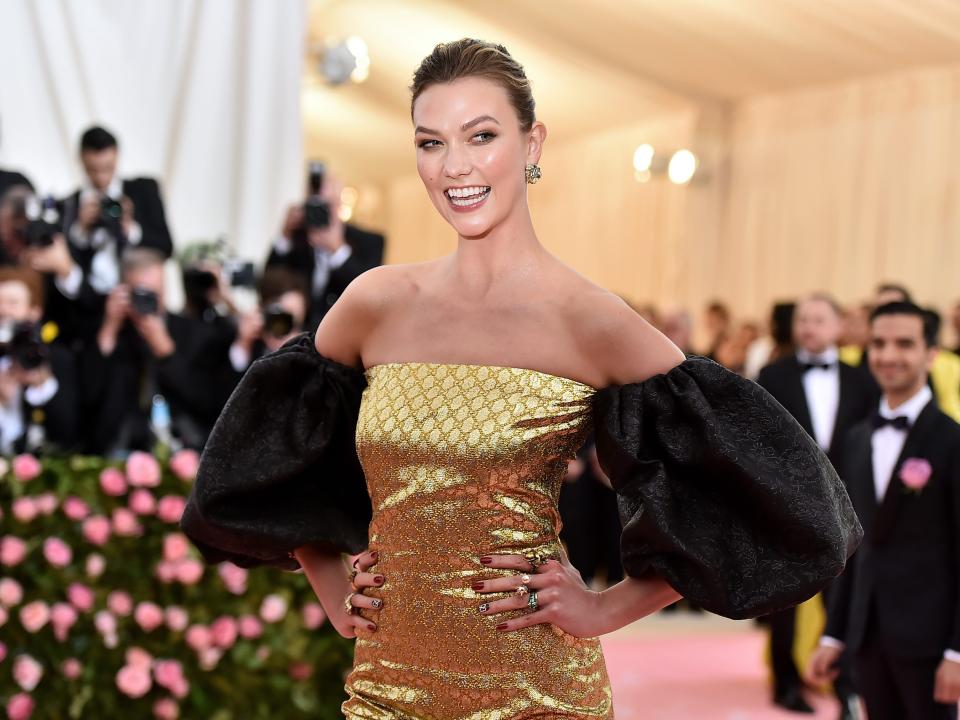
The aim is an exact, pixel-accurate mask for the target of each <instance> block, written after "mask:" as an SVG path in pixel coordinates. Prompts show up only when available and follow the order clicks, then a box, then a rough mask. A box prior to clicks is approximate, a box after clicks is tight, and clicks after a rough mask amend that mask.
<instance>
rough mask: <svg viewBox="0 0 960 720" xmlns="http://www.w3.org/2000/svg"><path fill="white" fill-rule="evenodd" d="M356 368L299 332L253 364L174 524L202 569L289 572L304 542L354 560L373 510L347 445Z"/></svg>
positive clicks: (362, 382) (359, 380)
mask: <svg viewBox="0 0 960 720" xmlns="http://www.w3.org/2000/svg"><path fill="white" fill-rule="evenodd" d="M364 387H366V379H365V377H364V374H363V371H362V370H358V369H355V368H351V367H347V366H346V365H343V364H341V363H338V362H336V361H334V360H331V359H329V358H326V357H324V356H322V355H320V354H319V353H318V352H317V350H316V347H315V346H314V342H313V338H312V336H311V334H310V333H301V334H300V335H298V336H297V337H295V338H293V339H291V340H290V341H288V342H287V343H285V344H284V345H283V347H281V348H280V349H279V350H277V351H276V352H275V353H272V354H270V355H267V356H264V357H262V358H260V359H258V360H256V361H255V362H254V363H253V364H252V365H251V366H250V368H249V369H248V370H247V372H246V373H245V374H244V376H243V378H242V379H241V380H240V383H239V385H238V386H237V387H236V389H235V390H234V391H233V394H232V395H231V396H230V399H229V400H228V401H227V404H226V405H225V406H224V408H223V412H222V413H221V414H220V417H219V418H218V419H217V422H216V424H215V426H214V428H213V431H212V432H211V434H210V438H209V440H208V441H207V444H206V446H205V448H204V450H203V453H202V455H201V458H200V467H199V471H198V473H197V479H196V482H195V483H194V485H193V488H192V490H191V492H190V496H189V497H188V499H187V505H186V509H185V510H184V513H183V517H182V519H181V521H180V527H181V529H182V530H183V532H184V533H185V534H186V535H187V537H189V538H190V540H191V541H193V543H194V544H195V545H196V546H197V548H198V549H199V550H200V552H201V553H202V555H203V557H204V559H206V561H207V562H210V563H215V562H221V561H223V560H230V561H232V562H233V563H235V564H237V565H239V566H241V567H253V566H256V565H264V564H269V565H273V566H275V567H279V568H281V569H284V570H297V569H299V567H300V564H299V562H298V561H297V560H296V558H295V557H293V556H292V551H293V550H294V549H296V548H298V547H300V546H302V545H305V544H307V543H313V544H317V545H318V546H320V547H322V548H325V549H329V550H332V551H340V552H347V553H358V552H361V551H362V550H364V549H365V548H366V546H367V541H368V538H367V527H368V525H369V522H370V519H371V516H372V512H371V506H370V498H369V496H368V494H367V488H366V483H365V481H364V476H363V471H362V469H361V467H360V462H359V460H358V459H357V453H356V449H355V446H354V434H355V432H356V425H357V415H358V411H359V407H360V397H361V394H362V392H363V389H364Z"/></svg>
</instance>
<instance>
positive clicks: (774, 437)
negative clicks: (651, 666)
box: [594, 355, 863, 619]
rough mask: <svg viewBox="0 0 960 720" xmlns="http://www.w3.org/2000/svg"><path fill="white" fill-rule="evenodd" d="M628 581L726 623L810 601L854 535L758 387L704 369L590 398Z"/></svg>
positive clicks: (802, 446) (676, 371)
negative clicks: (663, 585)
mask: <svg viewBox="0 0 960 720" xmlns="http://www.w3.org/2000/svg"><path fill="white" fill-rule="evenodd" d="M594 421H595V423H594V424H595V428H596V433H597V454H598V459H599V461H600V465H601V467H602V468H603V470H604V472H606V473H607V475H608V476H609V477H610V480H611V483H612V485H613V488H614V490H615V491H616V493H617V505H618V508H619V513H620V519H621V521H622V523H623V532H622V534H621V538H620V550H621V558H622V561H623V567H624V571H625V572H626V573H627V575H630V576H632V577H641V576H643V575H644V574H646V573H648V572H651V571H653V572H656V573H657V574H659V575H660V576H662V577H663V578H664V579H665V580H666V581H667V582H668V583H670V585H671V586H672V587H673V588H674V589H675V590H677V592H679V593H681V594H682V595H683V596H684V597H687V598H689V599H690V600H692V601H693V602H695V603H697V604H699V605H701V606H703V607H704V608H706V609H707V610H710V611H712V612H715V613H717V614H719V615H723V616H726V617H729V618H736V619H740V618H747V617H756V616H758V615H764V614H767V613H770V612H773V611H776V610H779V609H783V608H786V607H790V606H792V605H795V604H797V603H799V602H802V601H804V600H807V599H808V598H810V597H812V596H813V595H815V594H816V593H817V592H818V591H819V590H821V589H822V588H823V587H824V586H825V585H827V584H828V583H829V582H830V580H832V579H833V578H834V577H836V576H837V575H838V574H839V573H840V572H841V571H842V570H843V568H844V565H845V564H846V561H847V558H849V557H850V555H851V554H852V553H853V551H854V550H856V548H857V546H858V545H859V544H860V540H861V539H862V537H863V530H862V528H861V527H860V523H859V521H858V520H857V516H856V514H855V513H854V511H853V506H852V505H851V503H850V498H849V496H848V495H847V492H846V489H845V488H844V486H843V484H842V483H841V481H840V479H839V477H838V476H837V473H836V471H835V470H834V468H833V466H832V465H831V464H830V461H829V460H827V457H826V455H824V453H823V451H822V450H821V449H820V447H819V446H818V445H817V444H816V443H815V442H814V441H813V439H811V438H810V436H809V435H807V433H806V432H805V431H804V430H803V429H802V428H801V427H800V425H799V424H798V423H797V421H796V420H794V419H793V417H792V416H791V415H790V414H789V413H788V412H787V411H786V410H785V409H784V408H783V406H782V405H780V404H779V403H778V402H777V401H776V400H774V399H773V397H772V396H771V395H770V394H769V393H768V392H767V391H766V390H764V389H763V388H761V387H760V386H759V385H757V384H756V383H755V382H753V381H751V380H746V379H744V378H742V377H740V376H739V375H737V374H735V373H733V372H731V371H729V370H727V369H726V368H724V367H722V366H721V365H718V364H717V363H715V362H713V361H712V360H709V359H707V358H704V357H700V356H696V355H694V356H690V357H688V358H687V359H686V360H684V361H683V362H681V363H680V364H679V365H677V366H676V367H674V368H672V369H671V370H670V371H668V372H667V373H665V374H660V375H656V376H654V377H651V378H649V379H647V380H645V381H643V382H639V383H630V384H627V385H611V386H609V387H605V388H603V389H601V390H599V391H598V392H597V393H596V395H595V396H594Z"/></svg>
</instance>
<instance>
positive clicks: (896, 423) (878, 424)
mask: <svg viewBox="0 0 960 720" xmlns="http://www.w3.org/2000/svg"><path fill="white" fill-rule="evenodd" d="M884 425H893V427H895V428H896V429H897V430H909V429H910V418H908V417H907V416H906V415H897V417H892V418H889V417H884V416H883V415H881V414H880V413H876V414H874V416H873V428H874V430H876V429H878V428H882V427H883V426H884Z"/></svg>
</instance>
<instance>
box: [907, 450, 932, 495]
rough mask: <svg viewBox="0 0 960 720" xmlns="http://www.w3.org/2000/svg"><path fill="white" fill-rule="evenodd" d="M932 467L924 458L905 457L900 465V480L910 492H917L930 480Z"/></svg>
mask: <svg viewBox="0 0 960 720" xmlns="http://www.w3.org/2000/svg"><path fill="white" fill-rule="evenodd" d="M932 473H933V468H932V467H930V461H929V460H926V459H924V458H907V459H906V460H904V461H903V465H901V466H900V480H901V481H902V482H903V484H904V486H905V487H906V488H907V490H909V491H910V492H915V493H919V492H920V491H921V490H923V488H924V487H926V484H927V483H928V482H929V481H930V475H931V474H932Z"/></svg>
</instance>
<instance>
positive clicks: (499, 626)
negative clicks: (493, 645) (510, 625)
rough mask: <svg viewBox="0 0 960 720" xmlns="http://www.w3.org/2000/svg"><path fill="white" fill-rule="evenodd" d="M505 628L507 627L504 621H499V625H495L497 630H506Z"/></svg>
mask: <svg viewBox="0 0 960 720" xmlns="http://www.w3.org/2000/svg"><path fill="white" fill-rule="evenodd" d="M506 629H507V624H506V623H500V624H499V625H497V630H506Z"/></svg>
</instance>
